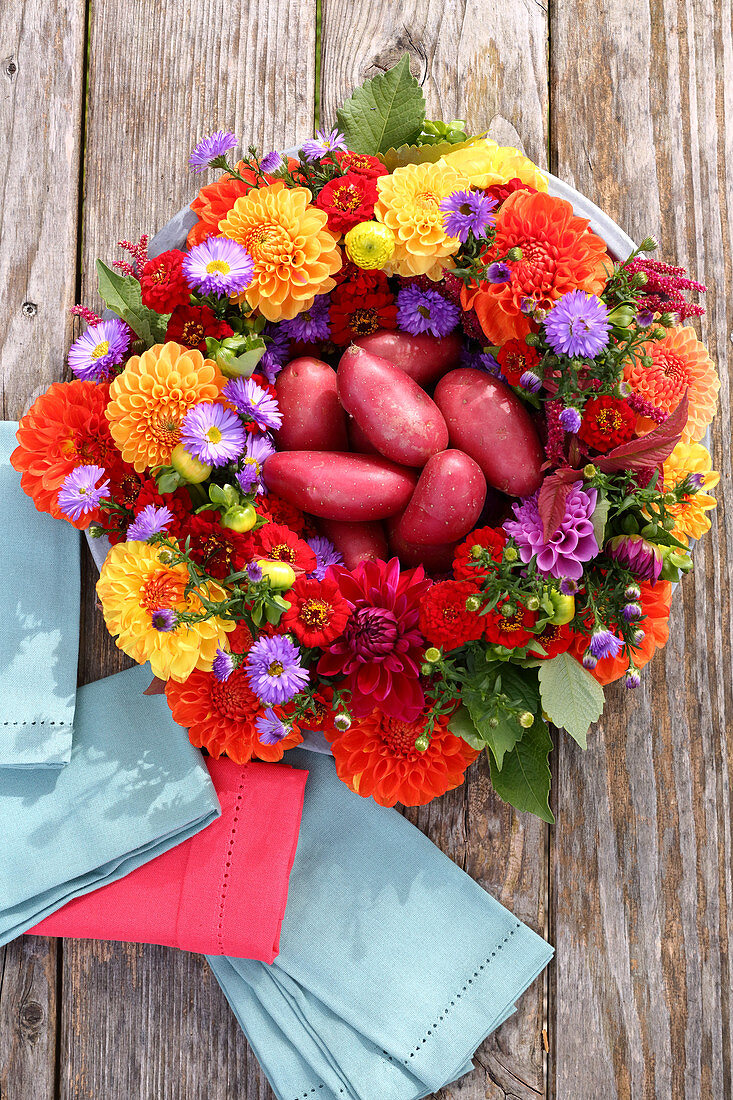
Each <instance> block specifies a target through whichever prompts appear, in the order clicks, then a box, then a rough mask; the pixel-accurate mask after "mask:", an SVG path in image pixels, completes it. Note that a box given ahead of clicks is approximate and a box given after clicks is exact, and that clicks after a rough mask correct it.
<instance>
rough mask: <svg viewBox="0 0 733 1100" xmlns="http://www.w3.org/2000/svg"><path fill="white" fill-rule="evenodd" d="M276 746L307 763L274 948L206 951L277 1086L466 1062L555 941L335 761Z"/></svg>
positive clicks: (288, 1091) (301, 1088)
mask: <svg viewBox="0 0 733 1100" xmlns="http://www.w3.org/2000/svg"><path fill="white" fill-rule="evenodd" d="M288 760H289V763H291V764H293V766H295V767H306V766H307V767H308V769H309V772H310V774H309V778H308V783H307V786H306V796H305V805H304V809H303V819H302V824H301V833H300V842H299V845H298V852H297V855H296V858H295V863H294V866H293V870H292V874H291V878H290V891H289V894H288V908H287V910H286V913H285V920H284V921H283V926H282V934H281V939H280V954H279V956H278V958H277V959H276V960H275V962H274V963H273V964H272V966H270V967H266V966H264V965H262V964H261V963H256V962H251V961H249V960H241V959H233V958H228V959H225V958H221V957H219V958H214V957H210V958H209V963H210V965H211V967H212V970H213V971H214V974H215V975H216V977H217V979H218V980H219V982H220V984H221V985H222V988H223V989H224V992H225V993H226V994H227V996H228V997H229V999H230V1003H231V1004H232V1007H233V1009H234V1011H235V1013H236V1015H237V1017H238V1019H239V1020H240V1022H241V1023H242V1026H243V1027H244V1029H245V1032H246V1034H247V1035H248V1037H249V1038H250V1040H251V1042H252V1045H253V1047H254V1048H255V1053H256V1054H257V1056H258V1058H259V1059H260V1061H261V1062H262V1065H263V1068H264V1070H265V1072H266V1073H267V1075H268V1077H269V1079H270V1082H271V1084H272V1086H273V1089H274V1091H275V1092H276V1094H277V1096H278V1097H279V1098H280V1100H297V1098H299V1097H301V1096H306V1095H308V1093H309V1090H311V1089H315V1090H317V1092H316V1095H318V1096H321V1095H323V1094H324V1092H325V1094H326V1095H327V1096H328V1095H329V1093H331V1094H332V1095H333V1096H341V1097H343V1096H348V1097H353V1098H358V1100H374V1097H375V1096H376V1095H378V1096H379V1097H380V1100H417V1098H418V1097H420V1096H424V1095H429V1094H430V1093H431V1092H435V1091H437V1090H438V1089H440V1088H442V1087H443V1086H444V1085H445V1084H447V1083H448V1082H450V1081H452V1080H455V1079H456V1078H458V1077H460V1076H461V1075H462V1074H463V1073H465V1072H467V1071H468V1069H470V1064H471V1063H470V1059H471V1055H472V1054H473V1052H474V1051H475V1050H476V1048H477V1047H478V1046H479V1045H480V1043H481V1042H482V1041H483V1039H484V1038H485V1037H486V1036H487V1035H488V1034H490V1033H491V1032H492V1031H493V1030H494V1029H495V1028H496V1027H498V1026H499V1024H500V1023H502V1022H503V1021H504V1020H505V1019H506V1018H507V1016H508V1015H510V1014H511V1012H512V1011H513V1008H514V1004H515V1002H516V1000H517V998H518V997H519V996H520V995H521V994H522V993H523V992H524V990H525V989H526V988H527V986H528V985H529V984H530V983H531V982H532V981H533V980H534V979H535V978H536V977H537V975H538V974H539V973H541V971H542V970H543V969H544V967H545V966H546V965H547V963H548V962H549V960H550V958H551V957H552V954H553V951H552V948H551V947H550V946H549V945H548V944H547V943H545V941H544V940H543V939H541V938H540V937H539V936H538V935H536V934H535V933H534V932H532V931H531V930H530V929H529V928H527V927H526V926H525V925H523V924H522V923H521V922H520V921H518V920H517V919H516V918H515V917H513V916H512V914H511V913H509V912H508V911H507V910H506V909H504V908H503V906H501V905H500V904H499V903H498V902H496V901H495V900H494V899H493V898H492V897H491V896H490V895H489V894H487V893H486V892H485V891H484V890H482V889H481V887H479V886H478V885H477V884H476V883H475V882H473V881H472V879H470V878H469V876H468V875H466V874H465V873H464V872H463V871H461V870H460V868H459V867H457V866H456V865H455V864H454V863H452V862H451V861H450V860H449V859H448V858H447V857H446V856H444V855H443V854H442V853H441V852H440V851H439V849H437V848H436V847H435V846H434V845H433V844H432V843H431V842H430V841H429V840H428V839H427V837H425V836H424V835H423V834H422V833H421V832H420V831H419V830H417V829H415V828H414V826H412V825H411V824H410V823H409V822H408V821H406V820H405V819H404V818H403V817H401V816H400V815H399V814H398V813H396V812H395V811H394V810H389V809H385V808H383V807H381V806H377V805H376V804H375V803H374V802H373V801H371V800H369V799H362V798H360V797H359V796H358V795H355V794H353V793H352V792H351V791H349V790H348V788H347V787H346V786H345V785H344V784H343V783H341V781H340V780H339V779H338V778H337V776H336V773H335V768H334V764H333V760H331V759H330V758H328V757H325V756H322V755H318V754H315V753H306V752H303V751H302V750H294V751H291V752H290V753H288ZM303 1062H306V1063H307V1064H308V1067H309V1068H308V1070H307V1071H305V1070H304V1068H303Z"/></svg>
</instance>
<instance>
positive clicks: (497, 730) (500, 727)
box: [463, 689, 524, 771]
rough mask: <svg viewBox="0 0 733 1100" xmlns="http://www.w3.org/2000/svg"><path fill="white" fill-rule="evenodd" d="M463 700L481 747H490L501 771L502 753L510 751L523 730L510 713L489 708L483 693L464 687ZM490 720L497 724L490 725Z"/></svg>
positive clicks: (502, 763)
mask: <svg viewBox="0 0 733 1100" xmlns="http://www.w3.org/2000/svg"><path fill="white" fill-rule="evenodd" d="M463 700H464V702H465V704H466V706H467V708H468V713H469V714H470V716H471V720H472V721H473V724H474V726H475V728H476V732H477V733H478V736H479V738H480V739H481V748H483V747H484V746H485V745H486V746H488V748H490V749H491V752H492V753H493V756H494V760H495V761H496V766H497V768H498V769H499V770H500V771H501V768H502V767H503V765H504V754H505V753H507V752H511V750H512V749H513V748H514V746H515V745H516V743H517V741H519V740H520V739H521V737H522V734H523V733H524V730H523V729H522V727H521V726H520V724H519V722H518V721H517V720H516V718H514V717H512V716H511V715H508V714H502V713H499V714H497V713H496V708H490V707H489V704H488V700H487V699H486V698H485V696H483V695H477V694H474V693H473V692H470V691H466V690H465V689H464V691H463ZM490 720H491V721H495V722H497V723H498V724H497V725H495V726H494V725H490V724H489V723H490ZM474 747H475V746H474Z"/></svg>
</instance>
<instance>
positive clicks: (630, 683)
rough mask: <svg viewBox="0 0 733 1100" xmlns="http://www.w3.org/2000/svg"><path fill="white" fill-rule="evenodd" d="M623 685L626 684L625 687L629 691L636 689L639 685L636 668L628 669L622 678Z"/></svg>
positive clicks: (639, 677)
mask: <svg viewBox="0 0 733 1100" xmlns="http://www.w3.org/2000/svg"><path fill="white" fill-rule="evenodd" d="M624 683H625V684H626V687H627V688H629V690H633V689H634V688H638V686H639V684H640V683H641V676H640V675H639V670H638V668H633V667H632V668H630V669H629V671H628V672H627V673H626V676H625V678H624Z"/></svg>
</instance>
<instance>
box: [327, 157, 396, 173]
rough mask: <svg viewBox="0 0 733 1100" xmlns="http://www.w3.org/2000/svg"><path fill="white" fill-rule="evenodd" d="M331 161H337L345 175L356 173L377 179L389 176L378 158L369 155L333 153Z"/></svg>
mask: <svg viewBox="0 0 733 1100" xmlns="http://www.w3.org/2000/svg"><path fill="white" fill-rule="evenodd" d="M330 157H331V160H335V161H336V163H337V164H338V166H339V168H340V169H341V171H342V172H344V173H345V174H351V173H354V172H356V173H357V174H358V175H360V176H368V177H369V178H370V179H377V177H378V176H387V175H389V173H388V171H387V169H386V167H385V166H384V164H382V162H381V160H379V158H378V157H370V156H369V154H368V153H352V152H351V150H349V151H348V152H346V153H337V152H334V153H331V154H330Z"/></svg>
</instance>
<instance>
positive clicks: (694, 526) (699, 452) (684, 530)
mask: <svg viewBox="0 0 733 1100" xmlns="http://www.w3.org/2000/svg"><path fill="white" fill-rule="evenodd" d="M712 465H713V464H712V459H711V458H710V452H709V451H708V450H707V448H706V447H703V445H702V443H678V444H677V446H676V447H675V449H674V450H673V451H672V454H671V455H670V456H669V458H668V459H667V461H666V462H665V463H664V488H665V490H666V491H670V490H672V489H674V488H675V486H677V485H679V484H680V482H681V481H684V480H685V478H687V477H689V476H690V475H693V477H694V479H695V481H696V483H697V484H698V485H699V490H698V491H697V492H696V493H693V494H692V495H690V496H685V497H684V498H683V499H682V500H681V501H680V502H679V504H673V505H672V506H671V507H669V508H668V511H669V512H670V514H671V515H673V516H674V518H675V525H674V527H673V528H672V534H673V535H674V537H675V538H676V539H679V540H680V542H684V543H685V545H687V543H688V541H689V540H690V539H691V538H692V539H699V538H700V537H701V536H702V535H703V534H704V533H705V532H706V531H709V530H710V519H709V518H708V516H706V515H705V513H706V512H709V511H710V510H711V509H712V508H714V507H715V505H716V503H717V501H716V500H715V497H711V496H708V494H707V493H705V492H703V490H704V489H712V488H714V487H715V486H716V485H717V484H718V482H719V481H720V474H719V473H716V471H715V470H713V468H712Z"/></svg>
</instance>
